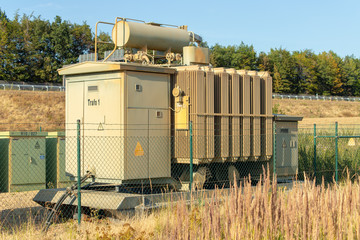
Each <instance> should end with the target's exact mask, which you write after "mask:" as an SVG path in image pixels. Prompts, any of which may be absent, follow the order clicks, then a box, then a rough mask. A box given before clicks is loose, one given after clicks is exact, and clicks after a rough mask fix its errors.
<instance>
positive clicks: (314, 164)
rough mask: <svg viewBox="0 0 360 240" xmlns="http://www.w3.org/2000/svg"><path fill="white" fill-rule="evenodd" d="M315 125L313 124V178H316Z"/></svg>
mask: <svg viewBox="0 0 360 240" xmlns="http://www.w3.org/2000/svg"><path fill="white" fill-rule="evenodd" d="M316 157H317V156H316V124H314V160H313V166H314V176H315V178H316Z"/></svg>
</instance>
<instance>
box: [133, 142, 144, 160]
mask: <svg viewBox="0 0 360 240" xmlns="http://www.w3.org/2000/svg"><path fill="white" fill-rule="evenodd" d="M138 156H144V150H143V148H142V147H141V145H140V143H139V142H137V144H136V147H135V157H138Z"/></svg>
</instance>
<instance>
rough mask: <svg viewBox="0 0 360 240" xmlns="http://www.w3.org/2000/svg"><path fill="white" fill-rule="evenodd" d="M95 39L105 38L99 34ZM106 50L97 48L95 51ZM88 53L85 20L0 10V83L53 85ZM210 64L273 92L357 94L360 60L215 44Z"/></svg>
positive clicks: (89, 42)
mask: <svg viewBox="0 0 360 240" xmlns="http://www.w3.org/2000/svg"><path fill="white" fill-rule="evenodd" d="M99 40H101V41H110V40H111V39H110V36H109V35H108V34H107V33H104V32H101V33H100V35H99ZM205 45H207V44H206V43H205ZM112 48H113V45H104V44H101V45H99V53H100V54H101V53H103V52H104V51H105V50H110V49H112ZM91 52H94V34H93V33H92V32H91V28H90V26H89V25H87V24H86V22H84V23H83V24H76V23H71V22H69V21H64V20H62V19H61V17H59V16H56V17H55V19H54V20H53V21H49V20H44V19H42V18H41V17H40V16H33V15H22V16H19V15H18V14H15V16H14V18H13V19H10V18H8V17H7V15H6V13H5V12H4V11H2V10H1V9H0V54H1V58H0V80H6V81H17V82H19V81H22V82H36V83H45V82H50V83H59V82H61V78H60V77H59V76H58V74H57V69H59V68H61V67H63V66H64V65H68V64H73V63H76V62H78V57H79V55H81V54H85V53H91ZM210 62H211V64H212V65H213V66H214V67H229V68H236V69H248V70H258V71H269V72H270V74H271V76H272V77H273V90H274V92H277V93H293V94H320V95H344V96H360V59H358V58H356V57H355V56H346V57H343V58H342V57H340V56H338V55H337V54H336V53H334V52H333V51H329V52H322V53H318V54H316V53H314V52H313V51H312V50H308V49H307V50H301V51H293V52H290V51H288V50H286V49H283V48H274V49H271V50H270V51H269V52H268V53H265V52H256V51H255V49H254V47H253V46H252V45H247V44H244V43H241V44H239V45H230V46H222V45H219V44H215V45H214V46H211V47H210Z"/></svg>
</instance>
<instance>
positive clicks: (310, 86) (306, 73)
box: [210, 43, 360, 96]
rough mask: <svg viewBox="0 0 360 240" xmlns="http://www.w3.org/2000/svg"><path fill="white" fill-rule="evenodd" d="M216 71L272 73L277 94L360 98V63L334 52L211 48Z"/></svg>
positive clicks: (235, 46) (229, 47)
mask: <svg viewBox="0 0 360 240" xmlns="http://www.w3.org/2000/svg"><path fill="white" fill-rule="evenodd" d="M210 58H211V59H210V62H211V63H212V65H213V66H215V67H220V66H221V67H231V68H236V69H248V70H258V71H269V72H270V74H271V76H272V78H273V90H274V92H276V93H292V94H312V95H314V94H319V95H343V96H360V59H358V58H356V57H355V56H346V57H344V58H341V57H340V56H338V55H337V54H336V53H334V52H333V51H329V52H322V53H319V54H316V53H314V52H313V51H311V50H308V49H306V50H302V51H293V52H290V51H288V50H286V49H283V48H274V49H271V50H270V52H268V53H264V52H260V53H257V52H256V51H255V50H254V47H253V46H252V45H246V44H244V43H241V44H240V45H233V46H221V45H218V44H216V45H215V46H213V47H211V55H210Z"/></svg>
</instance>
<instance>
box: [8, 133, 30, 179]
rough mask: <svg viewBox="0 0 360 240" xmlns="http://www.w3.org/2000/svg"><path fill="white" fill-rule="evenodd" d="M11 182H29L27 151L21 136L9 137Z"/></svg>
mask: <svg viewBox="0 0 360 240" xmlns="http://www.w3.org/2000/svg"><path fill="white" fill-rule="evenodd" d="M10 144H11V159H10V167H11V184H26V183H29V161H30V159H29V153H28V149H27V148H28V147H27V143H26V141H25V140H24V139H23V138H13V139H11V143H10Z"/></svg>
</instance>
